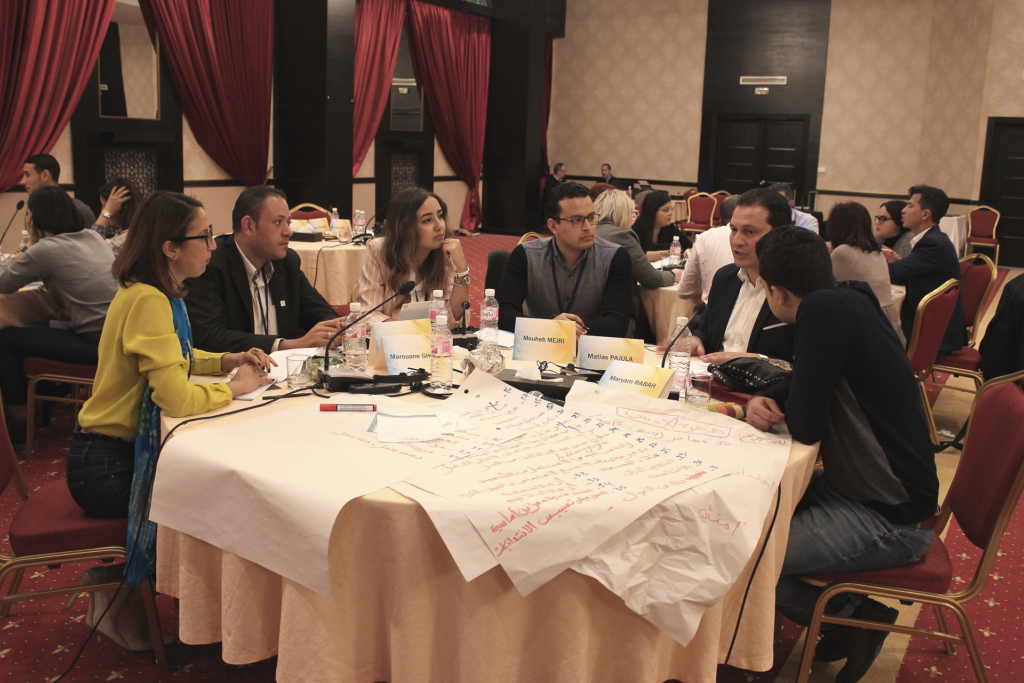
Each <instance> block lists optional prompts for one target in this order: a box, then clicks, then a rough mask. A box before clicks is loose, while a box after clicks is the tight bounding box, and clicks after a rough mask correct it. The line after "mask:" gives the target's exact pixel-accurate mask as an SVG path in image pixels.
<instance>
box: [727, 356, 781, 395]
mask: <svg viewBox="0 0 1024 683" xmlns="http://www.w3.org/2000/svg"><path fill="white" fill-rule="evenodd" d="M708 371H709V372H710V373H711V374H712V375H714V376H715V379H717V380H718V381H719V382H721V383H722V384H724V385H725V387H726V388H727V389H728V390H729V391H738V392H740V393H742V394H753V393H756V392H758V391H761V390H762V389H767V388H768V387H770V386H772V385H773V384H778V383H779V382H781V381H782V380H784V379H786V378H787V377H789V375H790V373H792V372H793V366H792V365H790V364H789V363H787V362H786V361H784V360H778V359H776V358H749V357H742V358H733V359H732V360H730V361H726V362H725V363H712V364H711V365H709V366H708Z"/></svg>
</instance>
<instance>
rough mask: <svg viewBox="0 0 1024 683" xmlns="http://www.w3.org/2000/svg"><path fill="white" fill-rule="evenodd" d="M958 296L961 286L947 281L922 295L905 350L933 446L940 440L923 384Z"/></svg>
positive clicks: (937, 351)
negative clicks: (919, 392) (915, 380)
mask: <svg viewBox="0 0 1024 683" xmlns="http://www.w3.org/2000/svg"><path fill="white" fill-rule="evenodd" d="M959 295H960V283H959V282H957V281H956V280H952V279H950V280H946V282H945V283H943V284H942V285H940V286H939V287H938V288H936V289H935V290H934V291H932V292H929V293H928V294H927V295H925V297H924V298H923V299H921V303H919V304H918V305H917V313H916V315H915V316H914V330H913V332H912V333H911V335H910V344H909V345H908V347H907V357H909V358H910V366H911V367H912V368H913V370H914V377H916V378H917V388H918V389H920V391H921V402H922V404H923V405H924V413H925V417H927V418H928V430H929V431H930V432H931V436H932V443H933V444H935V445H938V444H939V437H938V434H936V432H935V417H934V416H933V415H932V407H931V404H930V403H929V402H928V392H927V390H926V389H925V380H926V379H927V378H928V376H929V375H931V374H932V366H933V365H934V364H935V357H936V356H937V355H938V353H939V345H940V344H941V343H942V336H943V335H944V334H945V333H946V327H948V326H949V319H950V318H951V317H953V309H954V308H955V307H956V300H957V297H958V296H959Z"/></svg>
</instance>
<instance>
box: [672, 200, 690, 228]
mask: <svg viewBox="0 0 1024 683" xmlns="http://www.w3.org/2000/svg"><path fill="white" fill-rule="evenodd" d="M689 215H690V212H689V211H687V209H686V202H685V201H683V200H682V199H673V200H672V222H674V223H685V222H686V219H687V217H688V216H689Z"/></svg>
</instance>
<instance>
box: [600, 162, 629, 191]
mask: <svg viewBox="0 0 1024 683" xmlns="http://www.w3.org/2000/svg"><path fill="white" fill-rule="evenodd" d="M601 182H602V183H608V184H609V185H611V186H612V187H614V188H615V189H616V190H622V191H625V190H626V188H627V187H629V182H628V181H625V180H623V179H622V178H616V177H615V176H613V175H612V167H611V165H610V164H601Z"/></svg>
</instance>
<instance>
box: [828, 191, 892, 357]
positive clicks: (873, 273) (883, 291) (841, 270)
mask: <svg viewBox="0 0 1024 683" xmlns="http://www.w3.org/2000/svg"><path fill="white" fill-rule="evenodd" d="M825 224H826V225H827V226H828V235H829V238H830V241H831V242H832V273H833V274H834V275H835V277H836V280H839V281H844V280H860V281H861V282H866V283H867V284H868V286H870V287H871V291H872V292H874V293H875V297H876V298H877V299H878V305H879V306H881V307H882V313H884V314H885V317H886V318H887V319H888V320H889V323H890V324H891V325H892V327H893V330H894V331H895V332H896V336H898V337H899V339H900V343H901V344H903V346H904V347H906V345H907V340H906V339H905V338H904V336H903V330H902V329H901V328H900V314H899V311H898V310H897V309H896V305H895V304H893V302H892V286H891V284H890V282H889V266H888V264H887V263H886V261H885V257H884V256H882V248H881V247H879V246H878V242H877V241H876V240H875V236H874V234H873V233H872V231H871V214H869V213H868V210H867V209H865V208H864V205H863V204H858V203H857V202H844V203H841V204H836V205H835V206H833V207H832V210H831V211H829V214H828V221H826V223H825Z"/></svg>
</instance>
